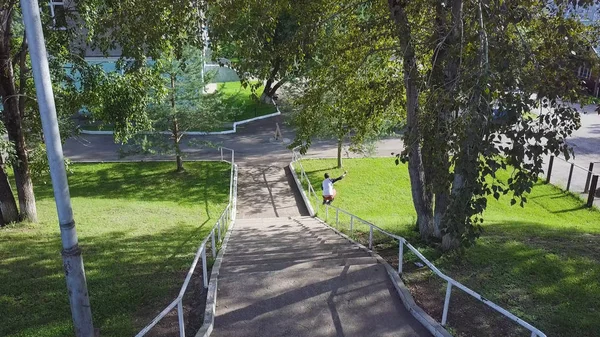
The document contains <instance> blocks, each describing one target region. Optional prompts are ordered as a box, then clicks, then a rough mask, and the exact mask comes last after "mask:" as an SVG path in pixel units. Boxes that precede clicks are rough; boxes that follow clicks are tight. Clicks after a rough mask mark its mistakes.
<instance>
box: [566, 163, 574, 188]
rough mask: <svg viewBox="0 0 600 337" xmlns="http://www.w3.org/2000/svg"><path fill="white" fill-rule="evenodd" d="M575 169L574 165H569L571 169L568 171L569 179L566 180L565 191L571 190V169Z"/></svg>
mask: <svg viewBox="0 0 600 337" xmlns="http://www.w3.org/2000/svg"><path fill="white" fill-rule="evenodd" d="M574 167H575V164H574V163H571V168H570V169H569V179H568V180H567V191H568V190H569V189H570V188H571V178H573V168H574Z"/></svg>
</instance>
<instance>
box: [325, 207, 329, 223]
mask: <svg viewBox="0 0 600 337" xmlns="http://www.w3.org/2000/svg"><path fill="white" fill-rule="evenodd" d="M327 220H329V205H327V204H325V221H327Z"/></svg>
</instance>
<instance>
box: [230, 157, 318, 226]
mask: <svg viewBox="0 0 600 337" xmlns="http://www.w3.org/2000/svg"><path fill="white" fill-rule="evenodd" d="M291 179H293V178H292V176H291V174H290V172H289V169H288V168H287V167H284V166H283V165H276V164H274V165H270V166H248V165H244V164H242V165H240V167H239V171H238V204H237V208H238V218H239V219H245V218H265V217H266V218H277V217H289V216H300V215H308V211H307V210H306V207H305V206H304V204H303V203H302V197H301V196H300V194H299V193H298V192H297V191H296V189H292V188H291V187H290V186H293V184H290V180H291Z"/></svg>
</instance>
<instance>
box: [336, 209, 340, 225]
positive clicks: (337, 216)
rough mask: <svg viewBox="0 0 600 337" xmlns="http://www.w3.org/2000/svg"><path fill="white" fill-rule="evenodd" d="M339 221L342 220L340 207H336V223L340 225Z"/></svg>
mask: <svg viewBox="0 0 600 337" xmlns="http://www.w3.org/2000/svg"><path fill="white" fill-rule="evenodd" d="M339 221H340V209H339V208H336V209H335V225H336V226H339Z"/></svg>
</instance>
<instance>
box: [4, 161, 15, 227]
mask: <svg viewBox="0 0 600 337" xmlns="http://www.w3.org/2000/svg"><path fill="white" fill-rule="evenodd" d="M0 217H1V218H2V220H3V222H4V223H11V222H16V221H19V210H18V209H17V203H16V202H15V196H14V195H13V192H12V188H11V187H10V182H9V181H8V175H7V174H6V169H5V165H4V159H3V158H2V154H0Z"/></svg>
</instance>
